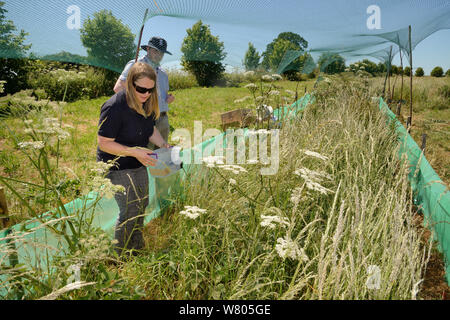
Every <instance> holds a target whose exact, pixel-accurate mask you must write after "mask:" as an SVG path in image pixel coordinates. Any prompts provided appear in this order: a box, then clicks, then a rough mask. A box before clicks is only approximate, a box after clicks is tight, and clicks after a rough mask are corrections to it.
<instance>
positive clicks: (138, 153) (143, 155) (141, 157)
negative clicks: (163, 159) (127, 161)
mask: <svg viewBox="0 0 450 320" xmlns="http://www.w3.org/2000/svg"><path fill="white" fill-rule="evenodd" d="M152 153H153V151H152V150H150V149H146V148H136V149H134V150H133V154H132V155H133V157H135V158H136V159H137V160H138V161H139V162H140V163H142V164H143V165H144V166H146V167H154V166H156V162H157V160H156V159H155V158H153V157H152V156H150V154H152Z"/></svg>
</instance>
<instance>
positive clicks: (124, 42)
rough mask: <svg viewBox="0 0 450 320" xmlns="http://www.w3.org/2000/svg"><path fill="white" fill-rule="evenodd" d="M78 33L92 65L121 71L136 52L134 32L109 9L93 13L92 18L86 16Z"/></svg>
mask: <svg viewBox="0 0 450 320" xmlns="http://www.w3.org/2000/svg"><path fill="white" fill-rule="evenodd" d="M80 34H81V42H82V43H83V46H84V47H85V48H86V49H87V52H88V59H89V60H90V61H91V63H92V64H94V65H97V66H100V67H105V68H108V69H111V70H115V71H117V72H121V71H122V70H123V68H124V66H125V64H126V63H127V62H129V61H130V60H131V59H132V58H134V56H135V54H136V45H135V44H134V34H133V33H132V32H131V29H130V28H129V27H128V26H126V25H124V24H123V23H122V21H121V20H119V19H117V18H116V17H114V16H113V14H112V13H111V11H107V10H102V11H99V12H96V13H94V17H93V18H91V17H88V18H87V19H86V20H84V23H83V27H82V28H81V29H80Z"/></svg>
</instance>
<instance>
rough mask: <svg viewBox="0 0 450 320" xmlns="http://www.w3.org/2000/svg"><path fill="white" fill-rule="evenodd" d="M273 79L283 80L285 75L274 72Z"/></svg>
mask: <svg viewBox="0 0 450 320" xmlns="http://www.w3.org/2000/svg"><path fill="white" fill-rule="evenodd" d="M272 79H273V80H276V81H277V80H283V77H282V76H280V75H279V74H276V73H274V74H273V75H272Z"/></svg>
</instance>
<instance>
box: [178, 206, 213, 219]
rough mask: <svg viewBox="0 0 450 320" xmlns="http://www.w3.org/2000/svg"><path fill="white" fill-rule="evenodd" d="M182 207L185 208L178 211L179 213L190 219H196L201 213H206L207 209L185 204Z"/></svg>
mask: <svg viewBox="0 0 450 320" xmlns="http://www.w3.org/2000/svg"><path fill="white" fill-rule="evenodd" d="M184 209H185V210H183V211H180V214H181V215H183V216H185V217H187V218H189V219H192V220H195V219H197V218H198V217H199V216H200V215H201V214H203V213H206V211H207V210H206V209H200V208H199V207H196V206H185V207H184Z"/></svg>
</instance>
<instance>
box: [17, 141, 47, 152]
mask: <svg viewBox="0 0 450 320" xmlns="http://www.w3.org/2000/svg"><path fill="white" fill-rule="evenodd" d="M44 147H45V144H44V142H42V141H29V142H19V148H20V149H35V150H41V149H44Z"/></svg>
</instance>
